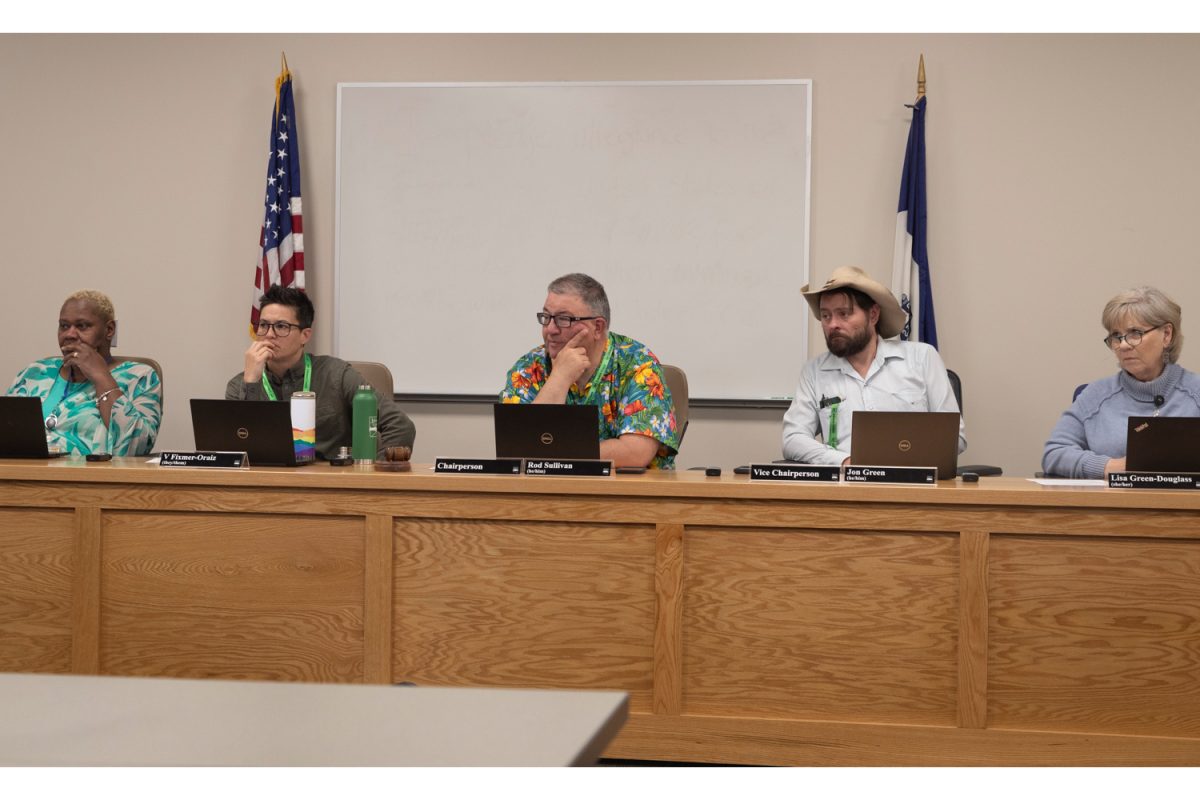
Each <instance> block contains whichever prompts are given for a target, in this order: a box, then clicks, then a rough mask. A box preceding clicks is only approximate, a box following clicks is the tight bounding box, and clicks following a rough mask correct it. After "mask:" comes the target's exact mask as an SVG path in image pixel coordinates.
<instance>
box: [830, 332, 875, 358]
mask: <svg viewBox="0 0 1200 800" xmlns="http://www.w3.org/2000/svg"><path fill="white" fill-rule="evenodd" d="M870 343H871V331H870V330H869V329H868V328H863V329H861V330H860V331H858V333H856V334H854V335H853V336H839V337H838V338H836V339H831V338H830V337H829V335H828V334H826V335H825V346H826V347H828V348H829V352H831V353H833V354H834V355H835V356H838V357H839V358H849V357H850V356H856V355H858V354H859V353H861V352H862V351H863V350H865V349H866V348H867V345H868V344H870Z"/></svg>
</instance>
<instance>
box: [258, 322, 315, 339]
mask: <svg viewBox="0 0 1200 800" xmlns="http://www.w3.org/2000/svg"><path fill="white" fill-rule="evenodd" d="M292 328H295V329H296V330H298V331H299V330H304V326H303V325H293V324H292V323H290V322H284V321H283V320H280V321H279V322H267V321H266V320H259V322H258V326H257V327H255V329H254V331H255V333H257V334H258V335H259V336H266V335H267V331H272V330H273V331H275V335H276V336H278V337H280V338H283V337H284V336H289V335H291V333H292Z"/></svg>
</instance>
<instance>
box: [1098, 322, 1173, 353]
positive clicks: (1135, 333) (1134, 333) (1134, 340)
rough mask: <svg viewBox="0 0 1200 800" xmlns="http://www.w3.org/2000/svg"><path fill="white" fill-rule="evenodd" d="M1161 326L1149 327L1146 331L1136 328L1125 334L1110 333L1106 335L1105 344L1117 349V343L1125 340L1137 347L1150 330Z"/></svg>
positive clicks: (1111, 348)
mask: <svg viewBox="0 0 1200 800" xmlns="http://www.w3.org/2000/svg"><path fill="white" fill-rule="evenodd" d="M1161 327H1162V325H1155V326H1154V327H1153V328H1147V329H1146V330H1144V331H1139V330H1138V329H1137V328H1134V329H1133V330H1131V331H1130V332H1129V333H1125V334H1121V333H1110V334H1109V335H1108V336H1105V337H1104V346H1105V347H1107V348H1109V349H1110V350H1116V349H1117V345H1119V344H1120V343H1121V342H1125V343H1126V344H1127V345H1129V346H1130V347H1137V346H1138V345H1139V344H1141V343H1142V337H1143V336H1145V335H1146V334H1147V333H1149V332H1150V331H1156V330H1158V329H1159V328H1161Z"/></svg>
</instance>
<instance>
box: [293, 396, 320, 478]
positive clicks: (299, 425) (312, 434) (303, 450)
mask: <svg viewBox="0 0 1200 800" xmlns="http://www.w3.org/2000/svg"><path fill="white" fill-rule="evenodd" d="M292 445H293V446H294V447H295V448H296V462H297V463H300V462H304V461H315V460H316V458H317V393H316V392H293V393H292Z"/></svg>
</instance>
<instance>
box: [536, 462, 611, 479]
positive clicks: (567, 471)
mask: <svg viewBox="0 0 1200 800" xmlns="http://www.w3.org/2000/svg"><path fill="white" fill-rule="evenodd" d="M525 474H526V475H555V476H558V477H562V476H563V475H568V476H586V477H590V478H606V477H608V476H610V475H612V462H611V461H600V460H598V459H591V458H581V459H566V458H551V459H532V458H527V459H525Z"/></svg>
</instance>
